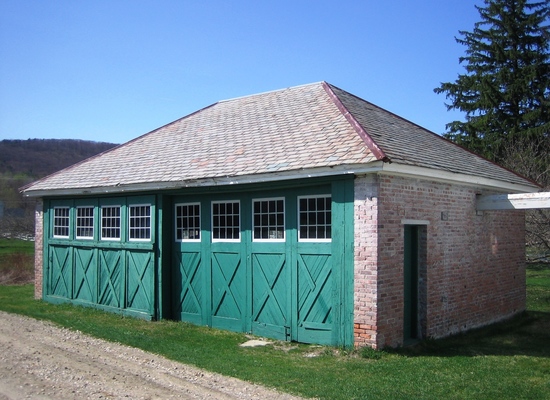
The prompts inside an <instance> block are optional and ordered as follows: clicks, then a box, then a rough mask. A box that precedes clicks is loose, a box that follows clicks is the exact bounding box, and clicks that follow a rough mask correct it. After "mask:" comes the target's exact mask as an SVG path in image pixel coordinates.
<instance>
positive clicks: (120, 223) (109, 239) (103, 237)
mask: <svg viewBox="0 0 550 400" xmlns="http://www.w3.org/2000/svg"><path fill="white" fill-rule="evenodd" d="M105 208H118V211H119V215H118V221H119V225H118V233H119V235H118V237H105V236H103V228H104V227H103V209H105ZM108 218H113V217H108ZM99 219H100V224H99V225H100V228H99V229H100V231H99V234H100V236H101V240H107V241H113V242H120V241H121V240H122V206H121V205H118V204H105V205H102V206H101V207H100V215H99ZM106 229H117V228H116V227H111V226H110V227H106Z"/></svg>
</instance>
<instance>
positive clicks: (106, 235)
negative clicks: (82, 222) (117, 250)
mask: <svg viewBox="0 0 550 400" xmlns="http://www.w3.org/2000/svg"><path fill="white" fill-rule="evenodd" d="M101 239H104V240H120V206H105V207H101Z"/></svg>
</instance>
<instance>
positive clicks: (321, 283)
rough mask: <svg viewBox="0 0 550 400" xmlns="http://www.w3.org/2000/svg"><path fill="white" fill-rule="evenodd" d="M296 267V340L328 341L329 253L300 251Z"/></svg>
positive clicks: (330, 280)
mask: <svg viewBox="0 0 550 400" xmlns="http://www.w3.org/2000/svg"><path fill="white" fill-rule="evenodd" d="M321 246H322V245H321V244H319V245H318V247H321ZM297 269H298V290H297V295H298V320H297V328H298V331H297V340H298V341H299V342H303V343H319V344H331V343H332V328H333V326H332V313H333V297H334V296H333V287H332V284H333V282H332V265H331V258H330V254H299V255H298V265H297Z"/></svg>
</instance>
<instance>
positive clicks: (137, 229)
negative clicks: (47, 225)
mask: <svg viewBox="0 0 550 400" xmlns="http://www.w3.org/2000/svg"><path fill="white" fill-rule="evenodd" d="M95 210H96V208H95V207H94V206H77V207H76V217H75V223H74V229H75V237H76V239H84V240H87V239H88V240H91V239H94V235H95V221H96V219H95V215H94V213H95ZM99 210H100V219H99V220H100V222H99V223H100V227H99V230H100V239H101V240H115V241H116V240H121V235H122V229H123V228H122V222H121V219H122V214H121V206H119V205H106V206H101V207H100V208H99ZM211 217H212V218H211V235H212V241H240V240H241V205H240V201H239V200H234V201H213V202H212V203H211ZM174 218H175V224H174V225H175V238H176V240H177V241H182V242H185V241H193V242H200V241H201V230H202V227H201V203H178V204H176V205H175V215H174ZM252 225H253V229H252V231H253V232H252V239H253V240H254V241H281V242H282V241H285V239H286V237H285V235H286V227H285V199H284V198H268V199H255V200H253V201H252ZM331 225H332V217H331V196H330V195H318V196H307V197H298V226H299V229H298V239H299V240H301V241H330V240H331V237H332V229H331ZM127 228H128V239H129V240H130V241H149V240H151V205H150V204H135V205H129V206H128V225H127ZM70 229H71V218H70V207H66V206H64V207H54V209H53V226H52V231H53V237H54V238H66V239H68V238H69V233H70Z"/></svg>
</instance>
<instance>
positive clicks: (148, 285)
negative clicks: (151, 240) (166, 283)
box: [126, 250, 155, 313]
mask: <svg viewBox="0 0 550 400" xmlns="http://www.w3.org/2000/svg"><path fill="white" fill-rule="evenodd" d="M127 257H128V261H127V280H126V308H129V309H132V310H136V311H145V312H147V313H152V312H153V301H154V284H155V282H154V260H153V253H151V252H149V251H143V252H141V251H136V250H133V251H129V252H127Z"/></svg>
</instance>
